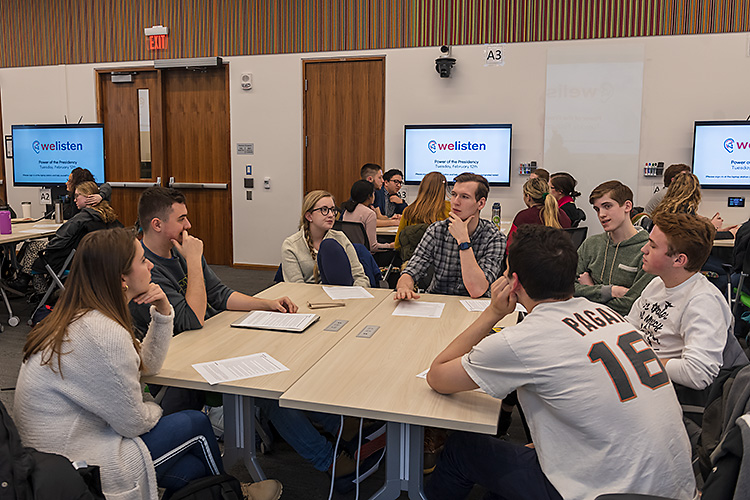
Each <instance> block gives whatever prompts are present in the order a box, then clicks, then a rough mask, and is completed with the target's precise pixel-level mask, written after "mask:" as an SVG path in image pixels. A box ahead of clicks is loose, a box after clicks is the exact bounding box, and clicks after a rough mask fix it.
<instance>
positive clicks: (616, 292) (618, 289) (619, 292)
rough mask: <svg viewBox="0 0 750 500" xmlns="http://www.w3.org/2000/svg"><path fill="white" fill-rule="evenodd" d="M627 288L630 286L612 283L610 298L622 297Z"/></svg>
mask: <svg viewBox="0 0 750 500" xmlns="http://www.w3.org/2000/svg"><path fill="white" fill-rule="evenodd" d="M629 290H630V288H625V287H624V286H620V285H612V298H613V299H619V298H621V297H624V296H625V294H626V293H628V291H629Z"/></svg>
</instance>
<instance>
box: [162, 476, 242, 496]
mask: <svg viewBox="0 0 750 500" xmlns="http://www.w3.org/2000/svg"><path fill="white" fill-rule="evenodd" d="M170 498H171V500H243V499H244V498H245V496H244V495H243V494H242V487H241V486H240V482H239V481H237V479H236V478H234V477H232V476H230V475H229V474H219V475H218V476H206V477H202V478H200V479H193V480H192V481H190V482H189V483H188V484H187V485H185V486H184V487H182V488H180V489H179V490H177V491H176V492H175V494H174V495H172V496H171V497H170Z"/></svg>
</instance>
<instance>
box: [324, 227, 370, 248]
mask: <svg viewBox="0 0 750 500" xmlns="http://www.w3.org/2000/svg"><path fill="white" fill-rule="evenodd" d="M333 229H335V230H336V231H341V232H342V233H344V234H345V235H346V237H347V238H349V241H351V242H352V244H354V243H359V244H360V245H364V246H365V247H367V249H368V250H369V248H370V239H369V238H368V237H367V232H366V231H365V225H364V224H362V223H361V222H353V221H345V220H337V221H336V222H334V223H333Z"/></svg>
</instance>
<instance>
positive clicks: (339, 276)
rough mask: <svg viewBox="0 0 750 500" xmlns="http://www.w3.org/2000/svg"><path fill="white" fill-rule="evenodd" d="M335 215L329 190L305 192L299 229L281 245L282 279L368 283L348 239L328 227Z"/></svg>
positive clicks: (348, 283)
mask: <svg viewBox="0 0 750 500" xmlns="http://www.w3.org/2000/svg"><path fill="white" fill-rule="evenodd" d="M337 214H338V210H337V209H336V203H335V202H334V200H333V196H332V195H331V193H329V192H327V191H322V190H317V191H311V192H309V193H307V195H306V196H305V199H304V201H303V202H302V215H301V216H300V220H299V231H297V232H296V233H295V234H293V235H291V236H290V237H288V238H287V239H285V240H284V243H283V244H282V245H281V271H282V273H283V275H284V281H289V282H292V283H321V282H322V283H325V284H329V285H356V286H369V285H370V281H369V279H368V278H367V276H366V275H365V271H364V269H363V267H362V264H360V262H359V259H358V258H357V251H356V250H355V249H354V246H353V245H352V243H351V242H350V241H349V238H347V237H346V235H345V234H344V233H342V232H340V231H336V230H334V229H331V228H332V227H333V223H334V222H335V221H336V215H337ZM321 270H322V272H321Z"/></svg>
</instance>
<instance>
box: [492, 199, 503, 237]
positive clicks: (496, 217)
mask: <svg viewBox="0 0 750 500" xmlns="http://www.w3.org/2000/svg"><path fill="white" fill-rule="evenodd" d="M500 211H501V210H500V202H498V201H496V202H495V203H493V204H492V223H493V224H495V226H496V227H497V230H498V231H499V230H500Z"/></svg>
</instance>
